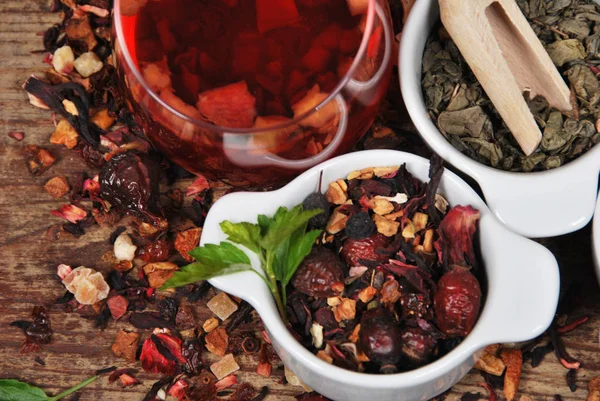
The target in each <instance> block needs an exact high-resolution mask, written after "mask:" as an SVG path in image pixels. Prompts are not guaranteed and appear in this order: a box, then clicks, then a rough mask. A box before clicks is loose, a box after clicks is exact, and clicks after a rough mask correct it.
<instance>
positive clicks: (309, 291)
mask: <svg viewBox="0 0 600 401" xmlns="http://www.w3.org/2000/svg"><path fill="white" fill-rule="evenodd" d="M343 281H344V273H343V269H342V264H341V263H340V260H339V259H338V257H337V256H336V254H335V253H334V252H333V251H331V250H329V249H327V248H322V247H318V248H313V250H312V251H311V252H310V254H308V256H307V257H306V258H304V260H303V261H302V263H301V264H300V267H298V270H297V271H296V274H295V276H294V279H293V281H292V285H293V286H294V288H296V289H297V290H298V291H300V292H301V293H303V294H306V295H309V296H313V297H333V296H336V295H340V292H339V291H336V290H335V289H334V288H337V287H338V284H339V283H342V288H343Z"/></svg>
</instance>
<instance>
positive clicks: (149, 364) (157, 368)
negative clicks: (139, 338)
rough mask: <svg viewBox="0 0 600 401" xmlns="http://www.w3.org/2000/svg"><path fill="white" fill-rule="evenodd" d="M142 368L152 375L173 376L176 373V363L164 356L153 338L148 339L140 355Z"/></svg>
mask: <svg viewBox="0 0 600 401" xmlns="http://www.w3.org/2000/svg"><path fill="white" fill-rule="evenodd" d="M140 361H141V362H142V368H143V369H144V370H145V371H146V372H150V373H163V374H165V375H173V374H174V373H175V367H176V365H177V363H176V361H174V360H170V359H167V358H166V357H165V356H164V355H162V354H161V353H160V352H159V351H158V348H157V346H156V343H155V341H153V340H152V336H151V337H150V338H147V339H146V341H144V345H142V353H141V355H140Z"/></svg>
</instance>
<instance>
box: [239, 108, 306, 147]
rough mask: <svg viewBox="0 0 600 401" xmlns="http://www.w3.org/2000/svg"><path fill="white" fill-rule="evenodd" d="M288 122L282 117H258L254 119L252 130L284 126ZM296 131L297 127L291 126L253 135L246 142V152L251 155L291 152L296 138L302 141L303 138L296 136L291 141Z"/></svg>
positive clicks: (287, 119)
mask: <svg viewBox="0 0 600 401" xmlns="http://www.w3.org/2000/svg"><path fill="white" fill-rule="evenodd" d="M289 121H291V120H290V119H289V118H286V117H282V116H266V117H261V116H259V117H256V120H255V121H254V127H253V128H266V127H270V126H273V125H280V124H285V123H287V122H289ZM296 130H298V126H297V125H295V124H292V125H288V126H286V127H284V128H279V129H274V130H270V131H265V132H261V133H256V134H253V135H252V137H251V138H250V141H249V142H248V148H249V150H248V151H249V152H250V153H252V154H257V155H264V154H267V153H279V152H285V151H287V150H291V149H293V148H294V145H295V144H296V143H297V139H296V138H299V139H302V138H303V137H304V136H303V135H298V136H295V137H294V138H293V139H292V138H291V136H292V134H293V133H294V131H296Z"/></svg>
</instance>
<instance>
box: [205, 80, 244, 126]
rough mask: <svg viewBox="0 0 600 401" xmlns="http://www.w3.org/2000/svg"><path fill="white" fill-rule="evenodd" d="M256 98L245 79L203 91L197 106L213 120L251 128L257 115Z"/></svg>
mask: <svg viewBox="0 0 600 401" xmlns="http://www.w3.org/2000/svg"><path fill="white" fill-rule="evenodd" d="M255 104H256V99H255V98H254V96H252V94H251V93H250V92H249V91H248V85H247V84H246V82H245V81H240V82H237V83H234V84H231V85H227V86H223V87H221V88H216V89H211V90H209V91H206V92H202V93H201V94H200V96H199V99H198V103H197V104H196V106H197V107H198V110H200V112H201V113H202V115H204V117H206V118H207V119H208V120H210V121H211V122H213V123H215V124H217V125H220V126H223V127H232V128H250V127H252V125H253V123H254V117H256V109H255Z"/></svg>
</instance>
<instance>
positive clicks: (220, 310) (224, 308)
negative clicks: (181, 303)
mask: <svg viewBox="0 0 600 401" xmlns="http://www.w3.org/2000/svg"><path fill="white" fill-rule="evenodd" d="M206 306H208V309H210V310H211V312H212V313H214V314H215V315H217V316H218V317H219V319H221V320H226V319H227V318H228V317H229V316H231V315H232V314H233V312H235V311H236V310H237V309H238V306H237V304H236V303H235V302H233V301H232V300H231V298H229V296H228V295H227V294H225V293H224V292H221V293H219V294H217V295H215V296H214V297H213V298H212V299H211V300H210V301H208V303H207V304H206Z"/></svg>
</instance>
